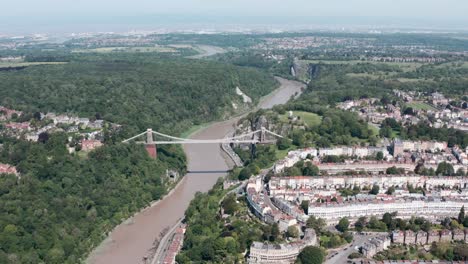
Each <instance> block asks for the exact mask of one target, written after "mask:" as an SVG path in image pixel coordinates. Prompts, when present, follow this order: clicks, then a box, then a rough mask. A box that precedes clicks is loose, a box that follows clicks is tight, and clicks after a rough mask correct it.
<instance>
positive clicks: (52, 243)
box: [0, 134, 185, 264]
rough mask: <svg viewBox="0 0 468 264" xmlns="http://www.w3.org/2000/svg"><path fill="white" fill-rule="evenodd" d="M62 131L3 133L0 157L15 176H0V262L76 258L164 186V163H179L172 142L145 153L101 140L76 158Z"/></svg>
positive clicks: (173, 165)
mask: <svg viewBox="0 0 468 264" xmlns="http://www.w3.org/2000/svg"><path fill="white" fill-rule="evenodd" d="M66 142H67V135H65V134H52V135H51V136H50V138H49V139H48V140H47V141H46V142H45V143H29V142H25V141H17V140H3V142H2V143H3V147H2V149H1V151H0V162H3V163H9V164H12V165H15V166H17V168H18V170H19V172H20V173H21V177H20V178H17V177H16V176H14V175H2V176H1V177H0V197H1V199H0V211H1V212H2V213H1V214H0V245H1V246H0V263H31V264H33V263H52V264H53V263H56V264H62V263H70V264H72V263H79V262H80V260H82V259H83V257H85V256H86V254H87V253H88V252H89V250H90V249H91V248H92V247H95V246H96V245H97V244H99V243H100V241H101V240H102V239H104V236H105V234H106V232H108V231H110V230H111V229H112V228H113V227H114V226H115V225H117V224H119V223H120V222H121V221H122V220H124V219H126V218H128V217H129V216H131V215H132V214H133V213H134V212H136V211H138V210H139V209H140V208H142V207H144V206H147V205H149V203H150V202H151V201H153V200H157V199H159V198H161V196H162V195H164V194H165V193H166V192H167V188H168V186H169V183H168V180H167V179H165V178H164V176H163V175H164V173H165V170H166V168H184V166H185V160H184V159H183V158H181V157H183V156H182V155H181V153H180V152H179V151H180V150H178V149H177V148H174V149H172V150H171V153H178V152H179V153H178V154H177V155H174V154H167V153H166V151H162V152H160V158H161V159H160V161H157V162H155V161H154V160H152V159H150V158H149V157H148V155H147V153H146V151H145V150H144V149H143V148H141V147H139V146H135V145H123V144H118V145H113V144H111V145H107V146H105V147H102V148H100V149H98V150H96V151H94V152H91V153H90V154H89V157H88V158H86V159H81V158H78V157H76V156H73V155H70V154H68V151H67V150H66Z"/></svg>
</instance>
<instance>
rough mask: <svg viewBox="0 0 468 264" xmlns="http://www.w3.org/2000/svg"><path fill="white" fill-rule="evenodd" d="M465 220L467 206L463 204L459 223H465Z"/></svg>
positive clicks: (459, 214)
mask: <svg viewBox="0 0 468 264" xmlns="http://www.w3.org/2000/svg"><path fill="white" fill-rule="evenodd" d="M464 221H465V206H464V205H462V207H461V208H460V213H458V223H460V224H463V222H464Z"/></svg>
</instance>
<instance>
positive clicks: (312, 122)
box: [279, 111, 322, 126]
mask: <svg viewBox="0 0 468 264" xmlns="http://www.w3.org/2000/svg"><path fill="white" fill-rule="evenodd" d="M288 116H289V113H286V114H284V115H280V116H279V118H280V120H281V121H282V122H285V123H287V122H289V119H288ZM293 116H297V117H300V120H302V121H304V123H305V124H306V125H307V126H318V125H320V123H321V122H322V118H321V117H320V116H319V115H317V114H314V113H309V112H303V111H293Z"/></svg>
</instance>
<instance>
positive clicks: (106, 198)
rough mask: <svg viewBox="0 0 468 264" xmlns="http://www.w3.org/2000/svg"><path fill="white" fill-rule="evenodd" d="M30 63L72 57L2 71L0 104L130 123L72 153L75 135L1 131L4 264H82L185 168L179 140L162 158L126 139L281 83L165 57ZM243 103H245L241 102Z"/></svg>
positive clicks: (189, 120)
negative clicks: (34, 136)
mask: <svg viewBox="0 0 468 264" xmlns="http://www.w3.org/2000/svg"><path fill="white" fill-rule="evenodd" d="M26 60H29V61H65V62H67V63H66V64H60V65H40V66H30V67H26V68H24V69H21V70H13V71H4V72H1V73H0V94H1V96H0V105H4V106H7V107H10V108H13V109H18V110H22V111H24V112H26V113H34V112H36V111H41V112H44V113H46V112H55V113H71V114H73V115H79V116H80V117H89V118H102V119H104V120H106V121H109V122H114V123H118V124H120V125H122V129H120V130H118V131H104V132H105V135H104V138H105V142H104V143H105V145H104V147H101V148H99V149H97V150H95V151H93V152H91V153H89V154H88V156H86V157H83V156H82V155H77V154H69V153H68V151H67V149H66V144H67V141H68V135H66V134H65V133H54V134H51V135H50V137H49V138H48V139H47V140H45V141H43V142H37V143H33V142H26V141H22V140H17V139H12V138H5V137H4V138H0V163H7V164H11V165H13V166H16V167H17V169H18V171H19V173H20V175H19V177H17V176H15V175H1V176H0V211H1V212H2V214H0V263H31V264H33V263H34V264H35V263H48V264H49V263H50V264H64V263H69V264H72V263H79V262H81V261H83V260H84V258H85V257H86V256H87V254H88V253H89V252H90V250H92V249H93V248H94V247H96V246H97V245H98V244H99V243H100V242H101V241H102V240H103V239H104V238H105V237H106V235H107V233H108V232H109V231H111V230H112V229H113V228H114V227H115V226H116V225H117V224H119V223H121V222H122V221H123V220H124V219H127V218H128V217H130V216H131V215H133V214H134V213H135V212H138V211H139V210H140V209H141V208H143V207H145V206H148V205H149V204H150V202H152V201H154V200H158V199H160V198H161V197H162V196H163V195H164V194H165V193H167V191H168V190H169V188H170V187H172V186H173V183H172V182H170V181H169V180H168V179H166V178H165V171H166V169H176V170H178V171H179V172H180V173H181V174H182V175H183V174H184V173H185V166H186V160H185V156H184V154H183V153H182V150H181V148H180V147H177V146H175V145H174V146H172V145H171V146H169V147H168V146H161V147H159V148H158V160H152V159H150V158H149V157H148V155H147V153H146V151H145V150H144V149H143V148H142V147H140V146H135V145H125V144H121V143H119V142H120V139H123V138H126V137H128V136H129V135H134V134H136V132H141V131H142V130H145V129H146V128H148V127H151V128H153V129H156V130H158V131H163V132H167V133H172V134H174V135H180V134H181V133H183V132H184V131H186V130H187V129H189V128H191V127H192V126H194V125H198V124H201V123H204V122H208V121H212V120H216V119H220V118H225V117H228V116H230V115H233V114H237V113H240V112H242V111H246V110H247V109H249V108H250V107H252V105H247V104H243V103H242V98H241V97H240V96H238V95H236V93H235V88H236V87H239V88H240V89H241V90H242V91H243V92H244V93H246V94H247V95H249V96H250V97H251V98H252V100H253V102H254V103H256V102H257V101H258V99H259V98H260V97H261V96H263V95H265V94H267V93H269V92H270V91H272V90H273V89H275V88H276V87H277V83H276V81H275V80H274V79H273V78H272V76H271V75H270V74H268V73H264V72H262V71H259V70H256V69H253V68H242V67H237V66H233V65H228V64H223V63H218V62H209V61H198V60H189V59H183V58H180V57H174V56H167V55H158V54H154V53H151V54H136V53H135V54H133V53H124V54H97V53H92V54H72V53H68V52H57V53H50V52H45V53H44V52H37V53H34V52H32V54H31V55H28V57H27V58H26ZM233 103H235V104H236V105H237V106H238V108H237V109H235V108H234V107H233Z"/></svg>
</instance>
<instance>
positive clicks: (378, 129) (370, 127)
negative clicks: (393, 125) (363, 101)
mask: <svg viewBox="0 0 468 264" xmlns="http://www.w3.org/2000/svg"><path fill="white" fill-rule="evenodd" d="M368 127H369V129H370V130H372V134H374V135H376V136H378V135H379V131H380V128H378V127H377V126H375V125H372V124H369V125H368Z"/></svg>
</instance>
